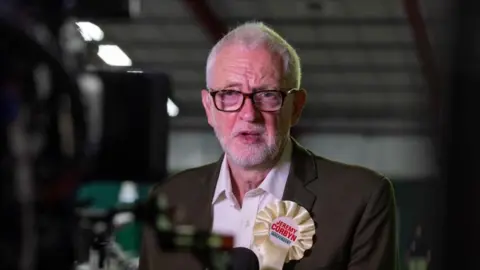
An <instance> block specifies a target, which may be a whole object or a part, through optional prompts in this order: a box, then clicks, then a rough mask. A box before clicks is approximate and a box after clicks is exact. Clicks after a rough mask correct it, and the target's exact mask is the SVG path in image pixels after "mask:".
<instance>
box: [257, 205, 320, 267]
mask: <svg viewBox="0 0 480 270" xmlns="http://www.w3.org/2000/svg"><path fill="white" fill-rule="evenodd" d="M314 235H315V224H314V222H313V219H312V218H311V216H310V214H309V213H308V211H307V210H306V209H305V208H303V207H301V206H300V205H298V204H297V203H295V202H292V201H277V202H273V203H270V204H268V205H267V206H265V208H264V209H262V210H261V211H260V212H258V214H257V218H256V221H255V225H254V227H253V243H252V246H251V249H252V250H253V251H254V252H255V253H256V254H257V257H258V260H259V262H260V270H267V269H268V270H274V269H275V270H276V269H282V268H283V264H284V263H287V262H289V261H291V260H300V259H301V258H303V256H304V253H305V251H306V250H308V249H310V248H311V247H312V245H313V236H314Z"/></svg>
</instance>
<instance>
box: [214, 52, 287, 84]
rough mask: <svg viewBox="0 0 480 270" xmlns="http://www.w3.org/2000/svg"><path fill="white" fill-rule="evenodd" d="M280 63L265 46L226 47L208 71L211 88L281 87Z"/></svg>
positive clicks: (277, 55) (274, 54) (281, 64)
mask: <svg viewBox="0 0 480 270" xmlns="http://www.w3.org/2000/svg"><path fill="white" fill-rule="evenodd" d="M283 70H284V68H283V63H282V58H281V56H280V55H279V54H276V53H272V52H271V51H270V50H268V48H267V47H266V46H259V47H256V48H247V47H245V46H241V45H228V46H225V47H224V48H222V49H221V50H220V51H219V52H218V53H217V55H216V59H215V62H214V63H213V65H212V67H211V71H210V72H211V74H210V76H211V83H212V86H211V87H212V88H224V87H227V86H235V87H239V88H242V87H244V88H272V87H281V86H282V85H283V77H284V76H283V73H284V72H283Z"/></svg>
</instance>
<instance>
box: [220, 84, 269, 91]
mask: <svg viewBox="0 0 480 270" xmlns="http://www.w3.org/2000/svg"><path fill="white" fill-rule="evenodd" d="M242 86H243V85H242V84H241V83H236V82H230V83H227V84H226V85H225V86H224V87H223V89H227V88H232V87H238V88H241V87H242ZM276 88H277V87H273V86H272V85H270V84H263V85H260V86H257V87H253V88H252V90H253V91H261V90H270V89H276Z"/></svg>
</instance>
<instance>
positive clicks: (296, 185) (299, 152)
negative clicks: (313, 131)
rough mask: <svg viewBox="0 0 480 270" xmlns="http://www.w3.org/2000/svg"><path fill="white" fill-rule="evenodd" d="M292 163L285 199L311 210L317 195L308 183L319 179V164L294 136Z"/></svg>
mask: <svg viewBox="0 0 480 270" xmlns="http://www.w3.org/2000/svg"><path fill="white" fill-rule="evenodd" d="M292 144H293V151H292V164H291V168H290V173H289V175H288V179H287V184H286V186H285V192H284V194H283V200H288V201H293V202H296V203H298V204H299V205H301V206H302V207H304V208H305V209H306V210H307V211H309V212H310V211H311V210H312V207H313V204H314V202H315V199H316V196H315V195H314V194H313V193H312V192H311V191H310V190H308V188H307V185H308V184H309V183H311V182H312V181H313V180H315V179H317V166H316V163H315V160H314V158H313V157H312V154H310V153H309V152H308V150H306V149H305V148H303V147H302V146H301V145H300V144H299V143H298V142H297V141H296V140H295V139H293V138H292Z"/></svg>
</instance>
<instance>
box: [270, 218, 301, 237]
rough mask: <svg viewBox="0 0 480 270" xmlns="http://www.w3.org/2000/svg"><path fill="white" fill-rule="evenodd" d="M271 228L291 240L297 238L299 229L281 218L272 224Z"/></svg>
mask: <svg viewBox="0 0 480 270" xmlns="http://www.w3.org/2000/svg"><path fill="white" fill-rule="evenodd" d="M271 230H272V231H274V232H276V233H278V234H280V235H281V236H283V237H285V238H287V239H288V240H290V241H295V240H297V235H296V233H297V229H295V228H294V227H292V226H290V225H288V224H287V223H285V222H283V221H281V220H279V221H277V222H275V223H273V224H272V226H271Z"/></svg>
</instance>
